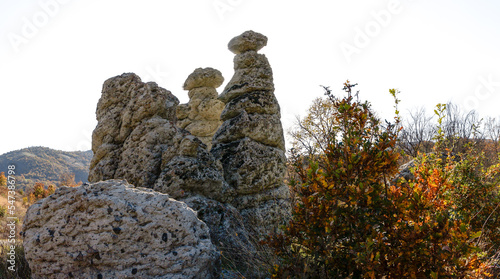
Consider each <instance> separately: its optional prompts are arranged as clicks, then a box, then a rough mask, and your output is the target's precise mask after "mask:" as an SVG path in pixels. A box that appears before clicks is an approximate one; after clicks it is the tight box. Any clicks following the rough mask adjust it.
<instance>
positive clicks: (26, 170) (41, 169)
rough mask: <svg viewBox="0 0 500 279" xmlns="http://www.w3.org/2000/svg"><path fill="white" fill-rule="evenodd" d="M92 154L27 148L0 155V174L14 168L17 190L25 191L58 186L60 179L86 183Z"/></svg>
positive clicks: (45, 148)
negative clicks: (38, 186) (70, 177)
mask: <svg viewBox="0 0 500 279" xmlns="http://www.w3.org/2000/svg"><path fill="white" fill-rule="evenodd" d="M91 159H92V151H90V150H89V151H74V152H67V151H60V150H54V149H50V148H47V147H28V148H24V149H21V150H16V151H11V152H8V153H5V154H3V155H0V172H2V171H3V172H7V166H8V165H15V166H16V175H17V176H16V178H17V182H16V188H18V189H25V188H26V187H31V186H33V185H34V184H35V183H36V182H43V183H44V184H46V185H49V184H53V185H55V186H58V185H59V181H60V178H61V175H63V174H74V175H75V181H76V182H79V181H82V182H87V178H88V171H89V165H90V160H91Z"/></svg>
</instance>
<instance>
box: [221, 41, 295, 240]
mask: <svg viewBox="0 0 500 279" xmlns="http://www.w3.org/2000/svg"><path fill="white" fill-rule="evenodd" d="M266 44H267V37H266V36H264V35H262V34H259V33H256V32H253V31H246V32H244V33H243V34H241V35H240V36H237V37H235V38H233V39H232V40H231V41H230V42H229V45H228V48H229V50H231V51H232V52H233V53H235V54H236V56H235V57H234V70H235V73H234V75H233V77H232V78H231V80H230V81H229V82H228V84H227V86H226V87H225V89H224V91H223V92H222V94H221V95H220V96H219V99H220V100H222V101H224V102H225V103H226V106H225V108H224V110H223V111H222V113H221V120H222V121H224V122H223V124H222V126H221V127H220V128H219V129H218V130H217V132H216V133H215V135H214V138H213V144H214V145H213V147H212V150H211V152H212V154H213V155H214V156H215V158H216V159H218V160H220V161H221V162H222V165H223V168H224V178H225V180H226V182H227V183H228V184H229V185H230V186H231V187H232V188H233V189H234V190H235V191H236V197H235V199H234V200H233V201H232V202H231V203H232V204H233V205H234V206H235V207H236V208H237V209H238V210H239V211H240V213H241V215H242V216H243V218H244V219H245V222H246V223H248V224H249V227H251V228H252V229H254V230H255V231H256V233H257V235H267V234H269V233H271V232H273V231H275V230H276V229H277V228H278V224H279V223H280V222H282V221H284V220H285V219H286V217H287V216H288V214H289V212H290V202H289V195H290V194H289V189H288V187H287V186H286V185H285V184H284V182H283V180H284V175H285V172H286V157H285V140H284V136H283V128H282V125H281V120H280V107H279V104H278V101H277V100H276V97H275V95H274V83H273V73H272V69H271V66H270V65H269V62H268V60H267V58H266V56H265V55H263V54H259V53H257V51H258V50H260V49H261V48H262V47H264V46H265V45H266Z"/></svg>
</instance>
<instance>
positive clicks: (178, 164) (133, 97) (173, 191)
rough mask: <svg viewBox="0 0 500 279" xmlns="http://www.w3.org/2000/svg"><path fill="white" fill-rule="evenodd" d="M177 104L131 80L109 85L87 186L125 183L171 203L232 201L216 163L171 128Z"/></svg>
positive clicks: (150, 85)
mask: <svg viewBox="0 0 500 279" xmlns="http://www.w3.org/2000/svg"><path fill="white" fill-rule="evenodd" d="M195 80H197V79H195ZM198 84H199V81H198ZM214 90H215V89H214ZM178 103H179V101H178V100H177V98H176V97H175V96H174V95H172V94H171V93H170V92H169V91H167V90H165V89H163V88H160V87H158V86H157V85H156V83H151V82H150V83H143V82H142V81H141V80H140V78H139V77H138V76H137V75H135V74H132V73H130V74H123V75H120V76H116V77H113V78H110V79H108V80H107V81H106V82H105V83H104V86H103V91H102V96H101V98H100V100H99V103H98V104H97V111H96V115H97V121H98V124H97V127H96V128H95V130H94V132H93V134H92V151H93V152H94V157H93V158H92V161H91V163H90V172H89V181H90V182H98V181H103V180H107V179H126V180H127V181H128V182H129V183H131V184H133V185H136V186H137V187H146V188H152V189H154V190H156V191H159V192H162V193H166V194H169V195H170V196H171V197H172V198H175V199H182V198H187V197H189V196H191V195H197V194H201V195H203V196H205V197H208V198H212V199H215V200H218V201H221V202H227V201H229V200H231V199H232V198H233V197H234V190H233V189H232V188H231V187H229V186H228V185H227V183H226V182H225V181H224V177H223V175H222V172H223V170H222V165H221V164H220V162H218V161H216V160H215V159H214V157H213V156H212V155H211V154H210V153H209V152H208V151H207V149H206V145H205V144H203V143H202V142H201V141H200V140H199V139H198V138H197V137H195V136H193V135H191V134H190V133H189V132H188V131H186V130H183V129H180V128H179V127H177V126H176V125H175V123H176V112H177V104H178ZM217 121H218V120H217Z"/></svg>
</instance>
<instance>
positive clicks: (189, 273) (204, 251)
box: [23, 180, 219, 278]
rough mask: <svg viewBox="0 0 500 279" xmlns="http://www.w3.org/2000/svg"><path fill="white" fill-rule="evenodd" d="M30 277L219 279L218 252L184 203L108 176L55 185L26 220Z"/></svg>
mask: <svg viewBox="0 0 500 279" xmlns="http://www.w3.org/2000/svg"><path fill="white" fill-rule="evenodd" d="M23 234H24V249H25V253H26V259H27V261H28V262H29V265H30V268H31V270H32V274H33V278H217V276H218V273H219V270H218V268H217V266H218V261H219V253H218V252H217V250H216V248H215V246H214V245H213V244H212V242H211V241H210V235H209V234H210V233H209V229H208V227H207V225H206V224H205V223H204V222H202V221H201V220H199V219H198V218H197V217H196V212H194V211H193V210H192V209H191V208H189V207H188V206H187V205H186V204H185V203H183V202H179V201H176V200H173V199H171V198H169V197H168V195H165V194H161V193H158V192H155V191H153V190H151V189H145V188H135V187H134V186H133V185H130V184H128V183H127V182H126V181H122V180H108V181H105V182H99V183H95V184H90V185H89V184H86V185H83V186H80V187H76V188H68V187H62V188H59V189H58V190H57V191H56V192H55V193H54V194H53V195H51V196H50V197H48V198H46V199H43V200H40V201H38V202H37V203H35V204H34V205H33V206H31V207H30V208H29V209H28V212H27V213H26V217H25V220H24V225H23Z"/></svg>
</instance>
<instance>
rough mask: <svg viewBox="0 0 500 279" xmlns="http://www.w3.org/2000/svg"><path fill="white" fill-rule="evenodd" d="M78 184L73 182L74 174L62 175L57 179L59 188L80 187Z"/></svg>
mask: <svg viewBox="0 0 500 279" xmlns="http://www.w3.org/2000/svg"><path fill="white" fill-rule="evenodd" d="M80 184H81V182H80V183H78V184H77V183H76V182H75V174H74V173H63V174H61V176H60V177H59V186H68V187H75V186H78V185H80Z"/></svg>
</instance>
